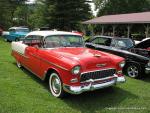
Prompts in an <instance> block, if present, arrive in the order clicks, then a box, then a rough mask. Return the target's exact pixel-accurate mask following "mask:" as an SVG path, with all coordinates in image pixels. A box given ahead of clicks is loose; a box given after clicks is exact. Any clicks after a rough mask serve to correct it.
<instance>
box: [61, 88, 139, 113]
mask: <svg viewBox="0 0 150 113" xmlns="http://www.w3.org/2000/svg"><path fill="white" fill-rule="evenodd" d="M134 98H137V96H136V95H134V94H132V93H130V92H128V91H125V90H123V89H121V88H118V87H115V86H114V87H109V88H105V89H100V90H96V91H92V92H85V93H82V94H80V95H71V96H68V97H67V98H65V99H63V101H64V102H65V103H67V104H68V106H70V107H72V108H73V109H78V110H79V111H81V113H96V112H98V111H100V110H105V109H108V108H109V107H117V105H119V104H120V103H121V102H122V101H124V100H125V99H134Z"/></svg>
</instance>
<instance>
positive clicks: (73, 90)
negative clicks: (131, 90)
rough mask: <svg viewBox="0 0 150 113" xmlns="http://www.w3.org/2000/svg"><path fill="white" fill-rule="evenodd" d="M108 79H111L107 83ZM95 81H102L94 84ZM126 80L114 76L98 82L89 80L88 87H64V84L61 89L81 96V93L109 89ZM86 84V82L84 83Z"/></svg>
mask: <svg viewBox="0 0 150 113" xmlns="http://www.w3.org/2000/svg"><path fill="white" fill-rule="evenodd" d="M110 78H112V79H111V80H110V81H108V80H109V79H110ZM97 81H102V82H101V83H97V84H96V83H95V82H97ZM104 81H108V82H104ZM125 81H126V80H125V77H124V76H122V77H117V76H116V75H115V76H113V77H109V78H106V79H105V78H104V79H99V80H95V81H94V80H92V79H90V80H89V81H88V83H89V84H88V85H84V86H69V85H66V84H63V89H64V90H65V91H66V92H68V93H71V94H81V93H82V92H85V91H93V90H96V89H102V88H105V87H109V86H112V85H114V84H116V83H124V82H125ZM86 82H87V81H86Z"/></svg>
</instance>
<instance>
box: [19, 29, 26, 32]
mask: <svg viewBox="0 0 150 113" xmlns="http://www.w3.org/2000/svg"><path fill="white" fill-rule="evenodd" d="M16 32H29V29H16Z"/></svg>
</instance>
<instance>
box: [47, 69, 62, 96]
mask: <svg viewBox="0 0 150 113" xmlns="http://www.w3.org/2000/svg"><path fill="white" fill-rule="evenodd" d="M49 88H50V91H51V93H52V95H53V96H55V97H58V98H61V97H63V96H64V94H65V92H64V90H63V88H62V81H61V79H60V78H59V75H58V74H57V73H55V72H53V73H52V74H51V75H50V77H49Z"/></svg>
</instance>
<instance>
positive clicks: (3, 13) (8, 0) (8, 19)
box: [0, 0, 26, 29]
mask: <svg viewBox="0 0 150 113" xmlns="http://www.w3.org/2000/svg"><path fill="white" fill-rule="evenodd" d="M25 1H26V0H0V8H1V9H0V26H3V28H5V29H6V28H8V27H10V26H12V25H14V23H13V18H14V11H15V10H16V8H17V6H19V5H22V4H24V3H25Z"/></svg>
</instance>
